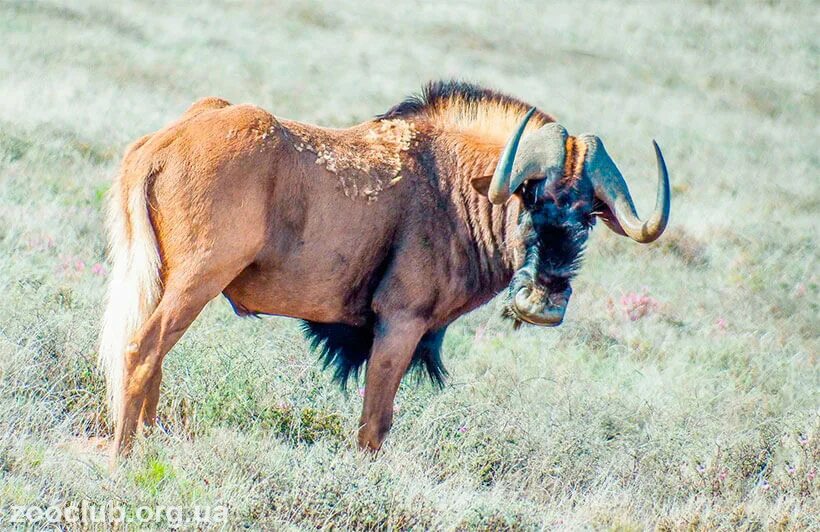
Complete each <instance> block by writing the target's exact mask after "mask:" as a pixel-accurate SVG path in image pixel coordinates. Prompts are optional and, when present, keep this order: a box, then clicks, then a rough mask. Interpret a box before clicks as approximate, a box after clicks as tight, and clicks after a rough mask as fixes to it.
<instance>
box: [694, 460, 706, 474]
mask: <svg viewBox="0 0 820 532" xmlns="http://www.w3.org/2000/svg"><path fill="white" fill-rule="evenodd" d="M695 470H696V471H697V472H698V473H705V472H706V466H705V465H703V464H701V463H700V462H698V464H697V465H696V466H695Z"/></svg>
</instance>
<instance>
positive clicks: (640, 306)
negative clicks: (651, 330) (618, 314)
mask: <svg viewBox="0 0 820 532" xmlns="http://www.w3.org/2000/svg"><path fill="white" fill-rule="evenodd" d="M658 308H660V302H659V301H658V300H657V299H655V298H654V297H652V296H650V295H649V294H648V293H647V292H646V289H644V290H643V292H641V293H638V292H628V293H626V294H624V295H623V296H621V309H623V311H624V313H625V314H626V316H627V318H629V320H630V321H637V320H639V319H641V318H643V317H645V316H648V315H649V314H651V313H653V312H655V311H656V310H658Z"/></svg>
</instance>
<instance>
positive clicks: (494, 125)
mask: <svg viewBox="0 0 820 532" xmlns="http://www.w3.org/2000/svg"><path fill="white" fill-rule="evenodd" d="M531 107H532V106H531V105H529V104H527V103H525V102H522V101H521V100H519V99H517V98H513V97H512V96H507V95H506V94H502V93H499V92H496V91H494V90H492V89H487V88H484V87H480V86H478V85H474V84H472V83H466V82H462V81H431V82H430V83H428V84H427V85H426V86H425V87H424V88H423V89H422V92H421V94H416V95H412V96H409V97H408V98H406V99H405V100H404V101H403V102H401V103H399V104H398V105H395V106H393V107H392V108H390V109H389V110H388V111H387V112H385V113H384V114H382V115H379V116H378V117H377V119H379V120H390V119H397V118H402V119H406V120H414V121H425V122H428V123H429V124H430V125H431V126H433V127H434V128H436V129H437V130H439V132H440V133H450V134H454V135H459V136H463V137H472V140H474V141H475V142H476V143H477V144H481V145H496V146H498V147H501V146H503V145H504V143H506V142H507V139H508V138H509V136H510V134H512V132H513V131H514V130H515V127H516V126H517V125H518V123H519V122H520V121H521V118H522V117H523V116H524V114H526V113H527V111H529V110H530V108H531ZM554 121H555V119H554V118H553V117H552V116H550V115H548V114H546V113H543V112H541V111H536V112H535V114H534V115H533V117H532V119H530V122H529V124H528V125H527V131H531V130H534V129H538V128H539V127H541V126H543V125H544V124H546V123H548V122H554Z"/></svg>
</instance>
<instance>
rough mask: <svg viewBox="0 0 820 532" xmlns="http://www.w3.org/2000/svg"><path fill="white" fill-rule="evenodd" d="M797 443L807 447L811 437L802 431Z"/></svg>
mask: <svg viewBox="0 0 820 532" xmlns="http://www.w3.org/2000/svg"><path fill="white" fill-rule="evenodd" d="M797 443H799V444H800V445H802V446H803V447H805V446H806V444H807V443H809V437H808V436H806V435H805V434H803V433H802V432H801V433H800V434H798V435H797Z"/></svg>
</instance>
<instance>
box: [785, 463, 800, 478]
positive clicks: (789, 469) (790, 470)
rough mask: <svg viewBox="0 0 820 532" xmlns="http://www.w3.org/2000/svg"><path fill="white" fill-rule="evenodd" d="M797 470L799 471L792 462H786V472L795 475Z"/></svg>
mask: <svg viewBox="0 0 820 532" xmlns="http://www.w3.org/2000/svg"><path fill="white" fill-rule="evenodd" d="M795 471H797V468H796V467H794V466H793V465H792V464H790V463H788V462H786V472H787V473H788V474H790V475H794V472H795Z"/></svg>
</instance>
